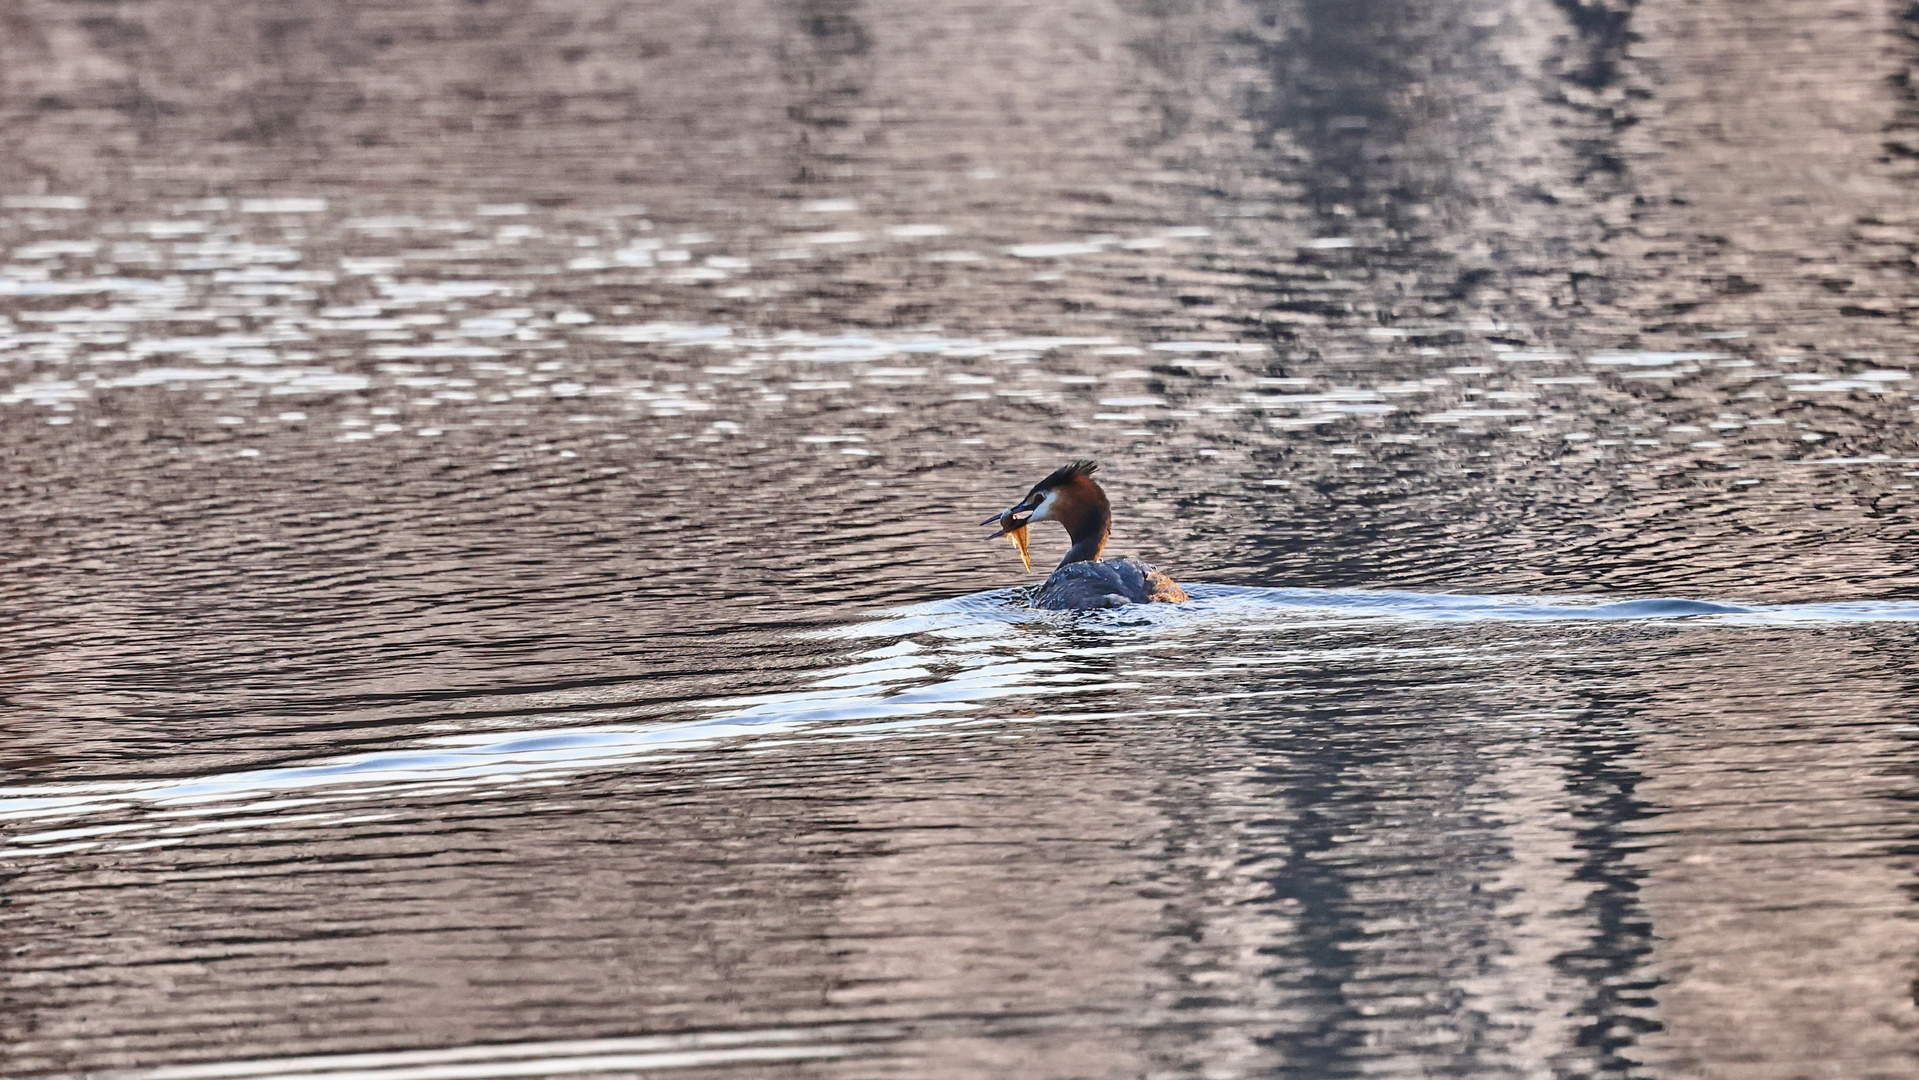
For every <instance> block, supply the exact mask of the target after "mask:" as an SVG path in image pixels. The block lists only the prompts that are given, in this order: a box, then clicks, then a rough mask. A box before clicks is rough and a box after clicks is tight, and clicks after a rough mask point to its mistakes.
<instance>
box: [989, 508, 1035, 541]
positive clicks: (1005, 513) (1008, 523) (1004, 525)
mask: <svg viewBox="0 0 1919 1080" xmlns="http://www.w3.org/2000/svg"><path fill="white" fill-rule="evenodd" d="M1037 505H1038V504H1037V503H1020V504H1019V505H1018V506H1015V507H1013V508H1012V509H1010V510H1001V511H1000V512H999V513H997V514H994V515H993V516H992V517H989V518H987V519H986V520H985V521H982V522H980V524H981V525H991V524H992V523H994V522H995V521H997V522H999V523H1000V530H999V531H998V532H996V533H994V534H993V535H991V536H989V537H987V539H988V540H998V539H999V538H1000V537H1002V536H1005V535H1006V534H1007V533H1009V532H1012V531H1013V530H1014V529H1024V528H1025V527H1026V526H1027V525H1028V524H1030V522H1028V521H1027V520H1026V519H1025V516H1024V515H1027V514H1030V513H1032V512H1033V510H1034V509H1035V507H1037ZM1014 518H1019V520H1018V521H1015V520H1013V519H1014Z"/></svg>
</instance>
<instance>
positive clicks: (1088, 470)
mask: <svg viewBox="0 0 1919 1080" xmlns="http://www.w3.org/2000/svg"><path fill="white" fill-rule="evenodd" d="M1097 468H1099V465H1098V464H1097V463H1095V462H1091V461H1085V460H1081V461H1075V462H1073V463H1072V464H1071V465H1066V466H1062V467H1061V468H1058V469H1055V470H1054V471H1053V473H1052V474H1051V475H1050V476H1048V477H1047V478H1046V479H1044V480H1041V481H1040V482H1039V483H1037V484H1034V485H1033V488H1032V490H1031V491H1028V492H1027V493H1026V497H1025V498H1023V499H1021V500H1020V501H1019V502H1017V503H1014V504H1013V505H1012V506H1011V507H1010V508H1008V509H1006V510H1002V511H1000V512H999V513H997V514H994V515H993V516H992V517H989V518H987V519H986V520H985V521H983V522H981V523H980V524H982V525H991V524H994V523H995V522H997V523H999V526H1000V530H999V532H996V533H994V534H993V537H1000V536H1005V535H1006V534H1008V533H1016V532H1017V531H1018V530H1021V529H1024V528H1026V527H1027V526H1028V525H1031V524H1033V523H1034V522H1038V521H1057V522H1059V523H1060V525H1061V526H1063V527H1064V528H1065V529H1066V534H1067V535H1068V536H1070V537H1072V540H1073V546H1072V549H1071V550H1069V551H1067V553H1066V557H1065V558H1064V559H1061V560H1060V565H1062V566H1064V565H1065V564H1067V563H1070V562H1079V561H1081V560H1085V559H1097V558H1099V553H1100V549H1102V548H1104V547H1105V546H1106V536H1107V534H1108V533H1110V532H1111V531H1112V528H1113V510H1112V507H1111V505H1109V504H1108V503H1107V501H1106V492H1104V491H1102V490H1100V486H1099V485H1098V484H1096V483H1094V482H1093V471H1094V470H1095V469H1097ZM993 537H989V539H992V538H993ZM1024 553H1025V545H1023V544H1022V545H1021V554H1022V556H1023V555H1024Z"/></svg>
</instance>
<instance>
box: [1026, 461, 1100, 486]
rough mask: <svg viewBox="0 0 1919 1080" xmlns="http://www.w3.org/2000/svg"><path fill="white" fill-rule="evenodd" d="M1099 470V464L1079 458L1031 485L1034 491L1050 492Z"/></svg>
mask: <svg viewBox="0 0 1919 1080" xmlns="http://www.w3.org/2000/svg"><path fill="white" fill-rule="evenodd" d="M1098 468H1099V462H1097V461H1089V460H1087V459H1085V458H1081V459H1080V460H1078V461H1075V462H1073V463H1072V464H1071V465H1062V466H1060V467H1059V468H1057V469H1054V470H1053V474H1052V475H1051V476H1048V477H1047V478H1046V479H1044V480H1041V481H1040V482H1039V483H1037V484H1034V485H1033V490H1034V491H1051V490H1052V489H1054V488H1056V487H1060V486H1061V485H1063V484H1068V483H1071V482H1072V481H1074V480H1077V479H1079V478H1080V477H1082V476H1091V475H1093V473H1094V471H1095V470H1097V469H1098Z"/></svg>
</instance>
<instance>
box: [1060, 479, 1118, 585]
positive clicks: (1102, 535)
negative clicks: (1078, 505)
mask: <svg viewBox="0 0 1919 1080" xmlns="http://www.w3.org/2000/svg"><path fill="white" fill-rule="evenodd" d="M1086 486H1088V487H1091V488H1092V489H1093V492H1094V493H1095V496H1096V497H1095V498H1092V499H1089V500H1088V501H1087V503H1086V504H1085V507H1084V509H1082V510H1081V512H1080V516H1079V520H1077V521H1074V522H1072V523H1070V524H1068V523H1066V522H1061V524H1064V525H1066V535H1067V536H1069V537H1071V538H1072V540H1073V546H1072V547H1070V548H1068V549H1067V550H1066V557H1065V558H1063V559H1061V560H1060V561H1059V564H1060V566H1065V565H1066V564H1067V563H1076V562H1096V561H1098V560H1099V553H1100V551H1101V550H1103V549H1104V548H1105V547H1106V537H1107V536H1108V535H1110V534H1111V533H1112V531H1113V511H1112V508H1111V507H1109V506H1108V505H1107V503H1106V493H1105V492H1103V491H1100V490H1099V488H1098V487H1097V486H1095V485H1093V484H1091V483H1088V484H1087V485H1086Z"/></svg>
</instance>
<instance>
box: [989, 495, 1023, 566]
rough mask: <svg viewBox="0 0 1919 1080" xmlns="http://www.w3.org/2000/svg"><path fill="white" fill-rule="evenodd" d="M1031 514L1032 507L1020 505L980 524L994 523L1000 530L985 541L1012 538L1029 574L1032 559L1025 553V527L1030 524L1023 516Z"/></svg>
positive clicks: (1020, 559)
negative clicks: (1003, 537)
mask: <svg viewBox="0 0 1919 1080" xmlns="http://www.w3.org/2000/svg"><path fill="white" fill-rule="evenodd" d="M1032 512H1033V507H1032V506H1030V505H1027V504H1025V503H1021V504H1020V505H1018V506H1015V507H1013V508H1012V509H1011V510H1002V511H1000V512H999V513H997V514H994V515H993V516H992V517H989V518H987V519H986V520H985V521H982V522H980V524H981V525H991V524H993V523H995V522H998V523H999V527H1000V530H999V531H998V532H996V533H994V534H993V535H991V536H989V537H987V539H988V540H997V539H999V538H1000V537H1002V536H1010V537H1012V538H1013V546H1014V547H1017V548H1019V561H1020V562H1022V563H1024V564H1025V565H1026V572H1027V573H1029V574H1030V573H1032V572H1033V557H1032V556H1031V555H1029V554H1028V553H1027V551H1026V542H1027V534H1026V526H1027V525H1028V524H1029V523H1030V522H1029V520H1028V518H1027V517H1026V516H1025V515H1030V514H1031V513H1032Z"/></svg>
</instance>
